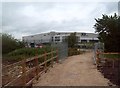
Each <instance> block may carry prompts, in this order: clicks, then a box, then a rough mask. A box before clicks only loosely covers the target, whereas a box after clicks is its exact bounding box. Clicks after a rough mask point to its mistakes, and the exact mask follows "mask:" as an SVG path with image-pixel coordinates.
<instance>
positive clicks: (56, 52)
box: [56, 49, 59, 63]
mask: <svg viewBox="0 0 120 88" xmlns="http://www.w3.org/2000/svg"><path fill="white" fill-rule="evenodd" d="M56 53H57V58H56V62H57V63H58V62H59V61H58V49H57V50H56Z"/></svg>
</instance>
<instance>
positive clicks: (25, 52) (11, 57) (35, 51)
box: [3, 47, 55, 62]
mask: <svg viewBox="0 0 120 88" xmlns="http://www.w3.org/2000/svg"><path fill="white" fill-rule="evenodd" d="M51 50H55V48H52V47H43V48H21V49H17V50H14V51H12V52H10V53H8V54H6V55H4V56H3V60H6V61H8V62H16V61H20V60H22V59H24V58H25V59H27V58H29V57H34V56H36V55H42V54H44V53H45V52H46V53H47V52H50V51H51Z"/></svg>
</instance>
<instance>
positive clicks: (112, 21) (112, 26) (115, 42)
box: [94, 13, 120, 52]
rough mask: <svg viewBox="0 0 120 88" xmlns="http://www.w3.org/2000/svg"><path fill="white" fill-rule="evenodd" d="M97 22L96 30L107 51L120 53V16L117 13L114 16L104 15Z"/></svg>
mask: <svg viewBox="0 0 120 88" xmlns="http://www.w3.org/2000/svg"><path fill="white" fill-rule="evenodd" d="M95 20H96V23H95V25H94V28H95V30H96V32H97V33H98V34H99V37H98V38H99V40H100V41H101V42H103V43H104V45H105V51H109V52H120V29H119V26H120V16H117V14H116V13H115V14H114V16H112V15H111V16H108V15H102V18H98V19H95Z"/></svg>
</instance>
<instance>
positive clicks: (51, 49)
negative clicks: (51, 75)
mask: <svg viewBox="0 0 120 88" xmlns="http://www.w3.org/2000/svg"><path fill="white" fill-rule="evenodd" d="M53 51H54V50H53V49H51V58H53ZM53 62H54V59H52V60H51V66H52V67H53Z"/></svg>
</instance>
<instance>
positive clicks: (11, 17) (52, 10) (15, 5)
mask: <svg viewBox="0 0 120 88" xmlns="http://www.w3.org/2000/svg"><path fill="white" fill-rule="evenodd" d="M116 4H117V3H114V2H111V3H110V2H108V3H107V2H106V3H88V2H87V3H85V2H84V3H83V2H81V3H68V2H67V3H55V2H50V3H49V2H39V3H35V2H6V3H3V5H2V7H3V8H2V18H3V21H2V26H3V31H4V32H9V33H12V34H14V35H15V37H16V38H21V37H22V36H23V35H26V34H28V35H29V34H36V33H41V32H47V31H52V30H55V31H90V32H94V29H93V28H92V27H93V24H94V22H95V21H94V18H96V17H99V16H100V15H101V14H103V13H102V12H104V13H106V14H109V13H111V12H114V11H116V10H117V8H116ZM101 6H104V8H103V7H101ZM32 7H34V9H33V11H32ZM100 8H101V11H100V10H99V9H100ZM25 9H26V10H25ZM26 11H28V12H26ZM28 15H30V16H28Z"/></svg>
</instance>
